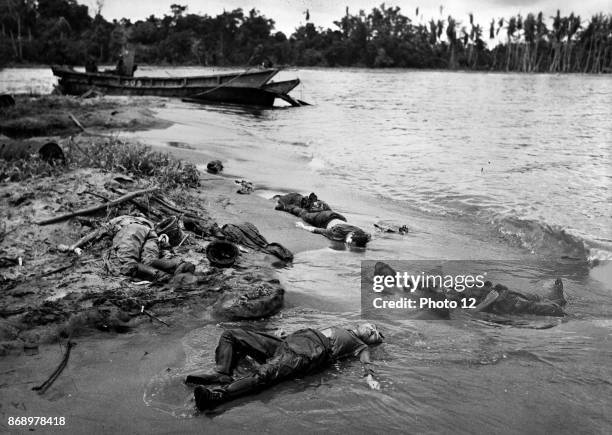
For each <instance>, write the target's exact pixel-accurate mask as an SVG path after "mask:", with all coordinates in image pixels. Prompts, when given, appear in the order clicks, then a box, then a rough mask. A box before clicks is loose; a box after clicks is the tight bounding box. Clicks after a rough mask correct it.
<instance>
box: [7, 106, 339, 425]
mask: <svg viewBox="0 0 612 435" xmlns="http://www.w3.org/2000/svg"><path fill="white" fill-rule="evenodd" d="M62 98H64V97H62ZM52 100H53V97H45V103H46V104H49V105H53V102H52ZM139 103H142V101H141V102H139ZM71 104H74V103H71ZM85 104H86V106H87V111H86V113H85V114H84V113H83V112H82V111H78V112H75V113H79V114H80V115H79V118H80V119H79V120H80V121H81V122H82V125H83V127H85V129H87V133H83V132H82V131H79V129H78V128H76V126H74V125H70V124H71V122H69V120H67V121H66V122H65V123H62V124H61V125H60V126H58V125H57V123H56V122H54V121H53V120H44V121H47V122H48V124H50V125H52V127H49V130H50V131H49V133H52V135H50V136H48V137H44V138H37V140H56V141H57V142H58V143H59V144H60V145H62V146H63V147H64V148H65V147H66V146H67V145H66V143H67V142H68V141H73V143H77V144H81V145H82V146H86V144H87V143H88V142H90V141H97V142H98V143H99V145H98V146H103V145H104V140H105V138H101V137H99V136H97V135H99V134H104V135H113V128H118V129H121V130H124V129H125V127H126V126H130V127H131V128H133V129H142V128H149V127H151V126H155V127H157V128H159V127H161V126H167V125H168V122H167V121H163V120H160V119H157V118H155V117H154V116H153V112H152V111H151V110H142V109H138V108H137V107H135V105H133V104H130V103H128V102H126V101H119V102H118V104H117V102H116V100H114V101H112V102H107V101H99V102H98V105H100V106H101V107H100V109H99V110H98V109H97V108H96V106H97V105H96V104H95V103H93V102H91V101H86V102H85ZM158 104H160V103H158ZM58 105H59V106H61V105H62V102H60V103H58ZM115 106H119V107H115ZM74 109H75V108H74V107H73V108H72V110H73V111H74ZM66 111H67V110H66V108H63V110H62V109H60V110H58V112H59V113H63V114H64V117H65V112H66ZM112 113H114V115H111V114H112ZM109 119H110V120H112V122H111V121H109ZM21 121H23V122H24V124H28V125H30V124H29V121H28V120H27V119H26V120H23V119H21V118H17V119H15V120H13V124H11V123H5V124H3V125H2V129H3V131H5V132H7V133H8V132H12V131H11V130H10V127H7V125H9V124H10V125H15V124H17V123H19V122H21ZM44 121H43V122H41V124H43V123H44ZM38 128H42V129H43V130H44V129H46V128H47V127H46V124H45V125H44V126H42V127H37V129H38ZM75 128H76V131H75ZM67 132H70V133H72V134H74V133H76V134H77V136H76V137H75V136H71V137H70V138H69V137H68V136H66V135H65V133H67ZM27 133H29V134H28V135H31V134H32V133H33V132H31V131H30V132H27ZM58 133H63V135H58ZM77 146H78V145H77ZM125 146H130V144H125ZM165 151H168V150H165ZM170 153H171V154H173V155H175V156H176V157H177V158H179V159H183V160H186V161H192V160H198V159H202V157H203V156H202V154H198V155H194V154H193V153H190V151H189V150H185V149H176V150H173V149H171V150H170ZM211 157H214V156H211ZM111 175H112V174H111ZM75 178H76V180H87V183H88V184H90V185H98V186H101V185H103V184H104V182H105V181H108V180H109V179H110V178H112V177H109V174H104V173H102V172H100V171H97V170H95V169H93V170H87V169H73V170H67V172H66V173H65V174H60V175H58V176H55V177H54V178H53V188H52V189H51V190H53V191H54V192H56V193H55V194H53V196H55V197H54V198H52V199H51V198H50V197H49V196H48V195H47V196H44V197H41V194H43V192H41V189H43V188H42V187H41V185H42V186H45V185H48V182H49V181H50V179H49V178H48V177H47V178H42V179H33V180H26V181H24V182H21V183H7V184H5V185H4V186H3V190H4V192H6V193H3V194H2V195H1V196H2V197H3V198H4V199H3V201H5V202H7V204H6V205H3V208H4V207H7V208H5V210H7V211H8V210H9V208H8V206H9V201H10V200H11V199H14V198H16V197H19V196H20V195H24V194H25V193H26V192H32V191H33V192H35V193H34V194H33V195H31V196H30V197H28V200H24V202H23V203H22V204H20V205H19V206H18V207H17V208H12V209H11V212H10V213H11V216H10V217H12V220H10V219H9V220H8V221H7V223H8V226H9V229H10V230H12V231H10V234H9V235H7V237H6V239H5V240H4V241H3V246H5V247H9V248H10V249H11V248H12V249H17V251H19V252H17V253H20V254H21V255H22V256H23V259H24V266H23V267H22V268H21V267H15V268H9V269H8V271H7V270H6V269H5V271H7V272H8V274H9V275H8V276H10V277H11V278H12V279H14V280H20V279H21V280H23V281H24V282H25V283H28V282H29V279H30V280H31V279H32V278H29V279H28V276H30V277H31V276H32V274H33V273H34V272H35V271H33V270H32V268H43V269H44V266H43V264H45V265H49V264H50V263H53V261H56V262H59V263H62V262H65V261H66V259H65V257H66V255H65V254H61V253H58V252H56V251H55V250H54V247H55V246H56V245H57V244H59V243H60V242H61V241H62V240H63V241H64V242H66V241H67V240H66V239H67V238H68V239H72V240H75V239H76V238H78V233H79V232H82V231H83V230H82V229H80V230H79V229H76V231H75V229H74V228H73V227H74V225H71V224H67V223H59V224H57V225H50V226H48V227H43V228H44V230H43V232H44V235H43V234H41V232H40V231H39V230H37V229H34V230H32V229H31V228H29V227H30V226H32V225H34V223H33V222H34V221H36V220H38V219H40V218H41V217H43V216H45V215H46V214H47V213H48V211H47V210H48V209H49V208H50V207H49V204H53V203H54V202H56V201H57V202H59V203H61V202H62V194H64V196H65V194H66V193H67V191H66V189H71V188H72V187H74V181H75ZM41 183H42V184H41ZM236 189H237V185H236V183H235V182H234V178H233V177H225V176H222V175H213V174H206V173H203V174H201V186H199V187H198V188H192V189H189V188H188V189H187V190H188V193H189V194H190V195H193V196H197V197H198V198H199V199H200V201H201V202H200V204H203V205H204V207H205V210H202V213H203V214H204V213H205V214H206V215H207V216H210V218H211V219H213V220H214V221H215V222H219V223H220V224H225V223H241V222H245V221H248V222H251V223H253V224H255V225H256V226H257V228H258V229H259V230H260V231H261V233H262V234H263V235H264V236H265V237H266V238H267V239H268V240H270V241H280V242H282V244H283V245H284V246H285V247H287V248H288V249H289V250H291V251H292V252H293V253H299V252H301V251H305V250H314V249H320V248H323V247H325V246H326V245H327V243H326V242H325V239H323V238H321V237H319V236H316V235H313V234H310V233H308V232H304V231H299V230H298V229H296V228H295V218H294V217H292V216H290V215H289V214H286V213H279V212H275V211H274V207H273V205H274V203H273V202H272V201H269V200H266V199H264V198H262V197H260V196H258V195H255V194H252V195H238V194H236ZM43 191H44V189H43ZM92 202H93V203H95V198H92V197H89V198H87V199H86V200H85V201H83V203H90V204H91V203H92ZM72 205H73V206H74V205H76V204H72ZM34 226H35V225H34ZM48 230H50V231H51V233H49V232H48ZM50 235H51V236H50ZM49 236H50V237H49ZM36 239H38V240H41V241H42V240H44V243H46V246H47V248H45V249H42V250H38V251H34V252H33V251H31V250H29V249H24V250H21V251H20V250H19V245H20V242H21V245H22V246H23V245H24V243H25V242H26V241H27V243H29V244H31V243H32V242H33V241H34V240H36ZM178 254H179V255H185V256H186V257H187V258H190V259H193V261H194V263H195V264H196V267H197V269H198V270H200V269H207V268H208V265H207V260H206V257H205V256H204V255H202V254H199V255H198V254H196V253H194V252H193V249H192V248H187V249H185V248H183V250H182V251H179V252H178ZM16 255H17V254H16ZM192 257H193V258H192ZM275 260H277V259H276V258H275V257H273V256H270V255H262V254H257V253H255V252H248V253H243V255H242V260H241V263H240V264H241V269H246V270H261V269H264V270H265V273H266V274H268V275H270V276H271V277H274V276H275V272H274V266H273V265H272V264H273V263H274V262H275ZM93 262H94V263H96V262H97V261H96V260H95V257H94V259H93ZM28 269H30V270H28ZM84 269H85V270H84ZM39 270H40V269H39ZM98 272H99V270H96V269H92V268H91V267H90V266H89V265H82V266H81V267H80V270H77V271H76V272H58V273H55V274H52V275H51V276H48V277H47V278H38V279H39V280H44V281H47V282H45V283H41V282H39V284H38V288H37V289H36V290H35V291H34V292H23V291H21V292H15V290H14V289H13V293H12V294H13V295H14V296H13V299H12V300H13V301H14V304H10V303H9V304H6V303H5V304H4V306H3V313H4V314H3V320H2V331H3V340H2V345H3V353H4V356H3V357H2V358H1V360H0V376H1V378H0V384H1V385H2V390H3V395H2V396H3V399H2V403H1V404H0V407H1V409H2V413H3V420H4V422H5V421H6V418H5V417H8V416H9V415H10V416H20V415H30V414H31V411H32V410H33V409H36V410H37V413H39V414H40V415H41V416H42V415H57V416H60V415H61V416H65V417H66V422H67V423H66V426H65V427H56V428H54V429H55V430H57V431H58V432H59V431H63V430H66V429H70V430H72V431H78V430H79V429H78V428H79V427H83V426H87V427H90V428H97V429H98V430H99V431H116V432H124V431H128V432H130V433H151V432H152V431H155V430H156V431H162V432H165V433H171V432H184V431H188V432H192V431H197V430H198V428H201V427H202V426H201V425H202V424H203V421H198V420H197V419H187V420H182V422H181V423H180V424H179V425H178V426H177V420H176V418H175V417H174V416H171V415H168V414H166V413H160V412H159V411H158V410H156V409H154V408H152V407H149V406H147V405H146V404H145V402H144V401H143V391H144V389H145V387H146V386H147V384H148V383H149V382H150V380H151V379H152V378H153V377H155V376H156V375H158V374H159V373H160V372H162V371H163V370H168V372H170V371H172V370H175V371H176V370H179V369H180V368H182V367H184V365H185V354H184V349H183V346H182V344H181V340H180V339H181V337H183V336H184V335H185V334H186V333H187V332H188V331H189V330H191V329H193V328H194V327H197V326H201V325H202V324H209V323H212V324H214V322H215V316H214V314H213V313H212V312H211V305H212V303H211V301H210V299H203V300H198V302H196V303H195V304H194V302H193V300H190V299H187V300H182V301H178V302H177V301H174V302H173V303H172V305H169V306H159V305H158V306H157V307H156V308H153V310H154V311H155V312H156V315H157V316H159V318H161V319H163V320H164V321H165V322H167V323H168V324H169V325H171V327H167V326H165V325H163V324H161V323H159V322H157V321H152V320H150V319H148V318H140V319H136V320H130V321H129V322H127V323H126V325H127V326H129V332H127V333H125V334H119V333H117V332H115V331H113V330H112V328H109V329H110V330H109V332H99V331H97V330H96V328H97V327H98V326H99V324H98V323H97V322H98V321H97V320H96V319H94V318H93V317H92V316H89V317H88V318H87V320H85V321H84V323H82V324H80V325H79V326H78V327H75V328H74V329H71V328H72V326H74V325H72V324H71V320H70V319H74V316H78V315H79V314H80V313H79V309H78V308H77V309H76V311H73V312H61V309H60V310H58V312H56V315H55V316H54V315H50V317H48V318H46V319H40V320H39V321H38V322H36V321H30V323H28V324H27V325H26V324H24V323H23V322H21V320H22V318H21V314H14V315H11V314H10V313H11V310H13V311H20V310H15V308H20V307H22V306H23V305H24V304H26V305H27V306H30V307H33V306H36V305H39V304H40V303H41V302H42V301H44V300H46V299H49V298H52V300H54V301H57V300H61V299H63V298H67V299H70V298H74V297H75V294H80V293H81V292H82V291H84V288H85V287H87V286H88V285H89V286H91V285H93V286H96V285H98V286H99V284H100V282H99V280H98V279H97V278H96V274H97V273H98ZM66 274H68V275H72V276H74V275H79V274H80V275H82V276H85V275H86V277H85V278H84V279H85V281H84V280H83V279H72V280H71V279H70V277H69V276H68V277H67V276H66ZM83 274H85V275H83ZM92 275H93V276H92ZM87 277H89V278H87ZM35 279H36V278H35ZM87 279H88V281H87ZM58 282H59V283H62V285H61V287H62V289H61V291H59V292H57V289H56V288H55V287H56V286H57V283H58ZM121 282H123V280H120V282H119V283H118V284H117V285H119V286H121V285H124V284H121ZM86 283H88V284H86ZM27 285H36V284H27ZM113 287H115V286H113V285H109V286H108V288H113ZM33 290H34V288H33ZM9 293H10V292H9ZM28 293H33V294H30V295H28ZM87 309H88V307H86V306H85V304H83V305H81V310H82V311H81V313H82V312H85V311H87ZM28 311H29V309H27V310H26V312H28ZM60 313H61V314H62V315H60ZM143 317H144V316H143ZM106 320H108V319H106ZM66 328H68V330H69V332H67V331H68V330H67V329H66ZM98 329H99V328H98ZM62 331H63V332H62ZM60 332H62V333H63V337H64V338H61V336H60ZM66 334H69V335H70V337H71V338H70V339H71V340H72V341H74V342H75V343H76V346H75V348H74V349H73V350H72V354H71V357H70V362H69V363H68V364H69V365H68V367H67V369H66V371H65V372H64V374H63V375H62V376H60V378H59V379H58V380H57V382H56V383H55V384H54V385H53V387H52V388H51V390H49V391H48V392H47V393H46V394H45V395H43V396H39V395H37V394H36V393H34V392H33V391H31V387H33V386H35V385H36V384H39V383H41V382H42V381H43V380H44V378H45V377H46V376H47V374H50V373H51V371H52V370H53V368H54V367H55V365H56V364H58V363H59V361H60V360H61V358H62V353H63V352H62V346H65V343H66ZM68 410H70V411H68ZM126 423H128V425H127V426H126ZM3 424H4V423H3ZM204 424H206V425H207V426H209V425H210V422H207V423H204ZM5 428H6V427H5ZM227 429H228V428H227V427H226V428H225V430H226V431H227ZM235 429H236V430H239V428H238V427H236V428H235ZM94 432H96V430H95V429H94Z"/></svg>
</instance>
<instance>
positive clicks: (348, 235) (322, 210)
mask: <svg viewBox="0 0 612 435" xmlns="http://www.w3.org/2000/svg"><path fill="white" fill-rule="evenodd" d="M275 208H276V210H283V211H286V212H288V213H291V214H293V215H295V216H298V217H300V218H302V220H303V221H304V222H306V223H308V224H310V225H304V224H302V223H301V222H300V223H298V224H296V226H297V227H298V228H302V229H304V230H307V231H310V232H311V233H315V234H321V235H322V236H325V237H327V238H328V239H330V240H332V241H335V242H344V243H346V244H347V245H349V246H354V247H358V248H363V247H365V246H366V244H367V243H368V242H369V241H370V239H371V236H370V235H369V234H368V233H366V232H365V231H363V230H362V229H361V228H359V227H356V226H354V225H349V224H347V223H346V218H345V217H344V216H342V215H341V214H339V213H336V212H334V211H332V210H331V209H330V207H329V205H328V204H327V203H326V202H324V201H321V200H319V199H318V198H317V196H316V195H315V194H314V193H311V194H310V195H309V196H308V197H305V196H302V195H300V194H299V193H288V194H287V195H283V196H279V197H277V204H276V207H275Z"/></svg>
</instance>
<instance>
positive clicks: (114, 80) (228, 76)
mask: <svg viewBox="0 0 612 435" xmlns="http://www.w3.org/2000/svg"><path fill="white" fill-rule="evenodd" d="M51 69H52V71H53V74H54V75H55V76H57V77H59V85H60V88H61V91H62V92H63V93H65V94H69V95H82V94H84V93H85V92H87V91H89V90H90V89H92V88H93V89H96V90H98V91H100V92H102V93H104V94H107V95H153V96H158V97H178V98H183V97H190V96H193V95H196V94H200V93H202V92H206V91H210V90H211V89H214V88H219V89H231V88H241V89H248V88H255V89H258V88H261V87H262V86H264V85H265V84H266V83H267V82H268V81H269V80H270V79H271V78H272V77H274V76H275V75H276V74H277V73H278V71H279V70H278V69H275V68H268V69H259V70H252V71H248V70H247V71H243V72H239V73H223V74H214V75H207V76H191V77H130V76H120V75H114V74H106V73H81V72H77V71H74V70H72V69H70V68H65V67H59V66H53V67H51ZM279 83H283V82H279ZM298 83H299V81H298ZM275 85H276V84H275ZM296 85H297V84H296ZM291 89H293V88H291ZM234 94H236V92H234Z"/></svg>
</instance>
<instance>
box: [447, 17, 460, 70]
mask: <svg viewBox="0 0 612 435" xmlns="http://www.w3.org/2000/svg"><path fill="white" fill-rule="evenodd" d="M456 26H457V22H456V21H455V19H454V18H453V17H451V16H450V15H449V16H448V26H447V27H446V38H447V40H448V44H449V46H450V59H449V61H448V66H449V68H451V69H455V68H456V67H457V65H456V64H457V60H456V59H455V46H456V44H457V31H456V29H455V28H456Z"/></svg>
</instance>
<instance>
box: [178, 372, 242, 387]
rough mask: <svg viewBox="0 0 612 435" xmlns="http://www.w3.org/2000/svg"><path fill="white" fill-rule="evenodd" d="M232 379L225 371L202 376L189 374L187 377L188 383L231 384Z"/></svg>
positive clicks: (186, 381)
mask: <svg viewBox="0 0 612 435" xmlns="http://www.w3.org/2000/svg"><path fill="white" fill-rule="evenodd" d="M232 381H233V379H232V377H231V376H229V375H224V374H223V373H206V374H203V375H200V376H194V375H189V376H187V378H186V379H185V383H186V384H194V385H209V384H229V383H231V382H232Z"/></svg>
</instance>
